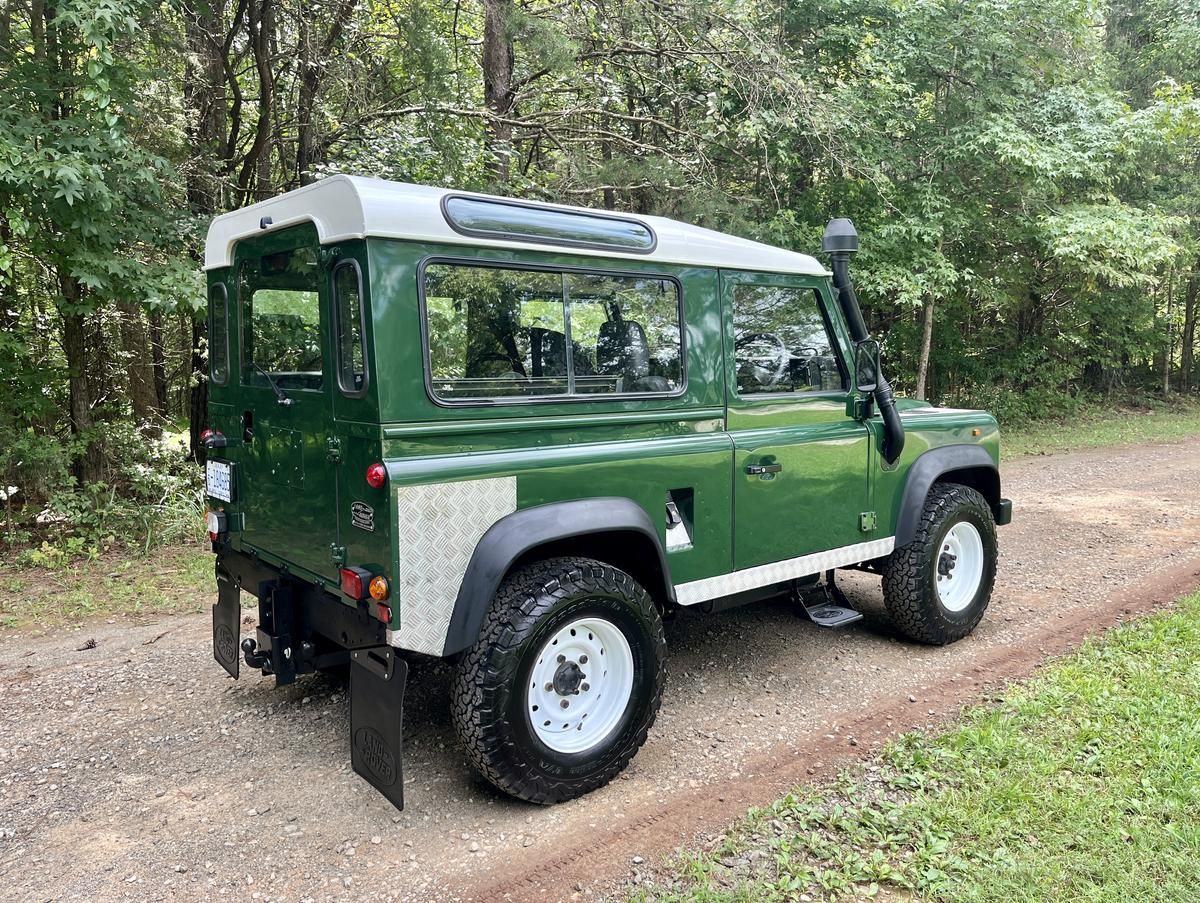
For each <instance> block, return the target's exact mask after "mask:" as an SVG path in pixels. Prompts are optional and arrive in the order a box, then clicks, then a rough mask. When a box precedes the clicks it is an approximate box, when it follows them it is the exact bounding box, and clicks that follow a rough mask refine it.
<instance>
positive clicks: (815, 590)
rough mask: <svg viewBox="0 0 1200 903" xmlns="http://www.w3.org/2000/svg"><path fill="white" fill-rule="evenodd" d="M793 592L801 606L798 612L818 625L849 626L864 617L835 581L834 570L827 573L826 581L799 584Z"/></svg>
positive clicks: (830, 626) (831, 626)
mask: <svg viewBox="0 0 1200 903" xmlns="http://www.w3.org/2000/svg"><path fill="white" fill-rule="evenodd" d="M792 594H793V596H794V597H795V599H796V602H797V603H798V604H799V606H800V611H799V612H797V614H801V616H802V617H806V618H808V619H809V620H810V621H812V622H813V623H814V624H816V625H817V626H818V627H828V628H830V629H833V628H836V627H848V626H849V625H851V624H856V623H858V622H859V621H861V620H862V619H863V616H862V612H859V611H855V610H854V609H853V608H851V607H850V605H849V604H848V600H847V599H846V596H845V595H844V594H843V593H842V591H841V589H839V588H838V585H837V584H836V583H834V580H833V571H828V572H827V573H826V574H825V582H824V583H817V584H813V585H810V586H797V587H795V588H794V589H793V590H792Z"/></svg>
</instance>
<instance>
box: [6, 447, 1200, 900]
mask: <svg viewBox="0 0 1200 903" xmlns="http://www.w3.org/2000/svg"><path fill="white" fill-rule="evenodd" d="M1004 479H1005V493H1006V494H1007V495H1009V496H1011V497H1012V499H1013V501H1014V507H1015V514H1014V523H1013V525H1012V526H1010V527H1007V528H1005V529H1003V530H1002V531H1001V549H1002V551H1001V556H1002V558H1001V564H1000V576H999V580H998V583H997V590H996V594H995V596H994V597H993V601H992V607H991V609H990V610H989V612H988V614H987V616H986V618H985V619H984V621H983V623H982V624H981V625H980V627H979V629H978V630H977V631H976V632H975V633H974V634H973V635H972V636H971V637H969V638H967V639H966V640H963V641H962V642H960V643H957V644H955V645H953V646H950V647H946V648H938V649H935V648H926V647H919V646H914V645H911V644H908V643H903V642H900V641H898V640H897V639H895V638H894V637H893V636H891V635H890V633H889V632H888V629H887V626H886V622H884V621H883V620H882V618H881V617H879V615H878V612H879V610H880V607H881V600H880V591H879V581H878V579H873V578H870V577H868V576H867V575H858V574H855V575H850V576H849V577H847V579H846V580H845V583H844V585H845V586H846V588H847V591H848V593H849V594H850V595H851V597H852V598H853V599H854V600H855V602H856V604H858V605H860V606H861V607H862V608H863V609H864V610H866V611H867V612H868V618H867V620H866V621H865V622H864V623H860V624H858V625H856V626H854V627H852V628H849V629H848V630H844V631H840V632H829V631H823V630H821V629H819V628H817V627H815V626H813V625H812V624H810V623H808V622H806V621H802V620H800V619H799V618H797V617H796V616H795V614H794V612H793V610H792V609H791V608H790V607H789V605H788V604H787V603H786V602H785V601H783V600H776V601H771V602H766V603H762V604H759V605H755V606H751V607H748V608H743V609H739V610H735V611H730V612H726V613H723V614H718V615H712V616H703V615H701V614H699V613H695V612H686V613H684V614H682V615H680V616H679V617H677V618H675V619H673V620H672V621H670V622H669V623H668V627H667V639H668V645H669V648H670V652H671V660H670V667H669V683H668V687H667V691H666V695H665V702H664V705H663V710H662V713H661V715H660V716H659V720H658V724H657V725H656V727H655V729H654V730H653V731H652V733H651V736H650V741H649V743H648V744H647V745H646V747H645V748H644V749H643V750H642V751H641V753H640V754H639V755H638V756H637V758H636V759H635V760H634V762H633V765H632V766H631V767H630V769H629V770H628V771H627V772H626V773H625V774H624V775H623V776H622V777H621V778H620V779H618V780H617V781H615V782H614V783H613V784H612V785H610V786H609V787H607V788H605V789H603V790H601V791H598V792H596V793H594V794H592V795H590V796H588V797H586V798H584V799H582V800H576V801H574V802H572V803H568V804H565V805H561V806H557V807H554V808H549V809H544V808H537V807H533V806H530V805H527V804H522V803H518V802H514V801H512V800H509V799H507V798H504V797H501V796H499V795H498V794H497V793H495V792H494V791H492V790H491V789H490V788H489V787H488V786H487V785H485V784H484V783H483V782H482V781H481V780H480V779H478V778H477V777H475V775H474V774H473V773H472V772H471V770H470V768H469V767H468V766H467V763H466V760H465V758H464V756H463V754H462V752H461V751H460V750H459V748H458V745H457V743H456V741H455V738H454V734H453V731H452V729H451V727H450V725H449V717H448V714H449V713H448V705H447V701H446V695H447V684H448V680H449V671H448V669H447V668H445V667H444V666H442V665H429V664H425V665H418V666H415V667H414V668H413V670H412V672H411V674H410V680H409V696H408V703H407V709H406V713H405V714H406V735H405V745H406V748H405V765H406V772H405V774H406V779H407V782H408V783H407V790H406V795H407V799H408V808H407V809H406V810H405V811H404V812H397V811H395V810H394V809H393V808H392V807H391V806H389V805H388V804H387V803H386V802H385V801H384V800H383V798H382V797H380V796H378V795H377V794H376V793H375V792H374V791H373V790H371V789H370V788H369V787H368V786H367V785H366V784H365V783H364V782H362V781H361V780H359V779H358V778H357V777H356V776H355V775H354V774H353V773H352V772H351V770H350V761H349V747H348V742H347V722H348V706H347V698H346V691H347V688H346V686H345V685H344V684H341V683H338V682H336V681H333V680H330V679H328V678H325V677H317V676H314V677H309V678H302V679H301V680H300V681H299V682H298V683H297V684H295V685H294V686H292V687H288V688H286V689H283V690H278V691H277V690H275V689H274V688H273V680H272V679H268V678H264V677H261V676H259V675H258V674H257V673H251V674H250V675H249V676H247V675H246V674H245V672H244V671H243V678H242V680H241V681H239V682H236V683H235V682H233V681H231V680H229V679H227V678H226V677H225V675H224V672H223V671H221V669H220V668H219V667H218V666H217V665H216V663H215V662H213V661H212V659H211V657H210V649H209V642H210V641H209V619H208V617H207V616H188V617H176V618H169V619H163V620H161V621H158V622H155V623H150V624H139V625H136V626H135V625H111V624H100V625H85V626H83V627H82V628H79V629H76V630H72V631H68V632H64V633H61V634H58V635H55V636H50V637H43V638H37V639H30V638H28V637H23V636H20V635H7V636H4V637H0V719H2V721H0V725H2V732H0V894H2V898H3V899H4V900H6V901H13V900H49V899H64V900H74V899H87V900H98V899H103V900H109V899H134V900H144V899H154V900H158V899H183V900H197V899H211V898H216V897H220V898H222V899H229V900H241V899H246V900H305V899H312V900H332V899H397V900H442V901H456V900H461V901H467V900H502V899H511V900H556V899H572V898H574V899H595V898H598V897H600V896H603V895H604V894H605V893H606V892H607V891H609V890H611V888H612V887H614V886H615V885H614V884H613V883H612V882H624V881H633V882H637V881H639V880H641V879H642V878H644V877H645V876H646V875H648V874H649V872H650V870H651V869H652V868H653V865H654V863H655V862H656V861H657V860H658V859H660V858H661V857H662V855H663V854H665V853H668V852H669V851H670V850H671V849H672V848H673V847H675V846H676V845H678V844H679V843H682V842H702V841H703V839H704V837H705V836H706V834H708V833H715V832H719V831H720V829H721V828H722V827H723V826H724V825H725V824H727V823H728V822H729V821H730V820H732V819H734V818H735V817H737V816H738V815H739V814H740V813H742V812H744V810H745V808H746V807H747V806H748V805H752V804H755V803H764V802H766V801H768V800H770V799H771V798H773V797H774V796H775V795H776V794H777V793H778V792H779V791H780V790H782V789H784V788H786V787H787V786H789V785H790V784H793V783H795V782H797V781H801V780H805V779H806V778H810V776H811V777H812V778H820V777H821V776H823V775H826V774H828V773H830V772H831V770H833V769H835V768H836V767H837V766H838V765H839V764H844V763H845V762H846V761H848V760H849V759H852V758H853V757H855V756H860V755H864V754H867V753H869V752H870V750H871V749H872V747H874V746H876V745H877V744H878V743H879V742H881V741H882V740H884V739H886V738H887V737H889V736H892V735H894V734H895V733H897V732H899V731H901V730H904V729H907V728H910V727H913V726H915V725H924V724H931V723H936V722H938V721H941V720H943V719H945V718H946V717H949V716H951V715H953V713H954V712H956V711H957V710H958V707H959V706H960V705H962V704H964V703H966V702H970V701H974V700H978V699H979V698H981V697H983V696H986V695H987V694H988V693H989V692H990V689H991V688H992V687H994V686H995V685H996V684H997V683H1000V682H1002V681H1004V680H1006V679H1009V678H1012V677H1018V676H1021V675H1024V674H1027V673H1028V672H1029V671H1031V670H1032V669H1033V668H1035V667H1036V666H1037V664H1038V662H1040V661H1041V660H1043V659H1044V658H1045V657H1047V656H1049V655H1054V654H1056V653H1058V652H1061V651H1063V650H1065V649H1068V648H1070V647H1071V646H1073V645H1075V644H1076V643H1078V641H1079V640H1080V639H1081V638H1082V637H1083V636H1084V635H1086V634H1087V633H1090V632H1094V631H1096V630H1099V629H1102V628H1104V627H1107V626H1110V625H1111V624H1113V623H1115V622H1116V621H1118V620H1120V619H1122V618H1125V617H1129V616H1131V615H1133V614H1137V613H1140V612H1143V611H1147V610H1150V609H1152V608H1153V607H1155V606H1157V605H1161V604H1165V603H1167V602H1169V601H1170V600H1171V599H1172V598H1174V597H1175V596H1176V595H1178V594H1179V593H1181V592H1182V591H1184V590H1185V589H1187V588H1190V587H1191V586H1194V585H1196V584H1200V438H1196V439H1191V440H1187V441H1184V442H1178V443H1172V444H1161V445H1147V446H1141V447H1136V448H1128V449H1120V450H1107V451H1093V452H1081V453H1074V454H1065V455H1055V456H1047V457H1037V458H1027V459H1023V460H1020V461H1017V462H1015V463H1013V464H1009V465H1006V467H1005V469H1004ZM247 615H248V616H252V612H247ZM249 629H250V628H249V627H247V628H246V630H247V631H248V630H249ZM86 647H91V648H86Z"/></svg>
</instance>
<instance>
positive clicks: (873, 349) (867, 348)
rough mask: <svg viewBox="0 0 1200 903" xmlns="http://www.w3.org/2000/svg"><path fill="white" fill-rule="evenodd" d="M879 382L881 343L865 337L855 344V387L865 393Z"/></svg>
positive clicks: (873, 388)
mask: <svg viewBox="0 0 1200 903" xmlns="http://www.w3.org/2000/svg"><path fill="white" fill-rule="evenodd" d="M878 384H879V343H878V342H877V341H875V340H874V339H863V340H862V341H861V342H858V343H857V344H855V346H854V387H855V388H856V389H858V391H859V392H862V393H863V394H864V395H869V394H870V393H872V392H874V391H875V387H876V386H877V385H878Z"/></svg>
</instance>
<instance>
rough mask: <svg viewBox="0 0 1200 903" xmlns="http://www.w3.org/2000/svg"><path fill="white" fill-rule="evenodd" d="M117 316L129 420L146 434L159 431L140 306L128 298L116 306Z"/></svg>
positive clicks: (149, 347) (156, 397)
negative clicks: (123, 357) (134, 422)
mask: <svg viewBox="0 0 1200 903" xmlns="http://www.w3.org/2000/svg"><path fill="white" fill-rule="evenodd" d="M117 308H118V311H119V314H120V318H121V348H122V351H123V352H124V355H125V374H126V377H127V379H128V385H129V400H130V402H131V403H132V405H133V419H134V420H135V421H136V422H137V425H138V428H139V429H140V430H142V432H144V433H145V434H146V435H150V436H157V435H160V434H161V433H162V425H161V423H160V422H159V419H158V395H157V393H156V392H155V388H154V362H153V351H152V350H151V343H150V341H149V339H148V338H147V335H146V327H145V323H144V322H143V320H142V311H141V308H140V307H139V306H138V305H137V304H134V303H133V302H130V301H122V302H121V303H120V304H118V305H117Z"/></svg>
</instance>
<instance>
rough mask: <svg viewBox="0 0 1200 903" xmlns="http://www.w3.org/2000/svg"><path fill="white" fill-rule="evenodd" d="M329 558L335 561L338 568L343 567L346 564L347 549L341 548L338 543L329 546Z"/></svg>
mask: <svg viewBox="0 0 1200 903" xmlns="http://www.w3.org/2000/svg"><path fill="white" fill-rule="evenodd" d="M329 557H330V558H331V559H333V563H334V565H335V566H337V567H341V566H342V565H344V564H345V563H346V547H345V546H339V545H338V544H337V543H336V542H331V543H330V544H329Z"/></svg>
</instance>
